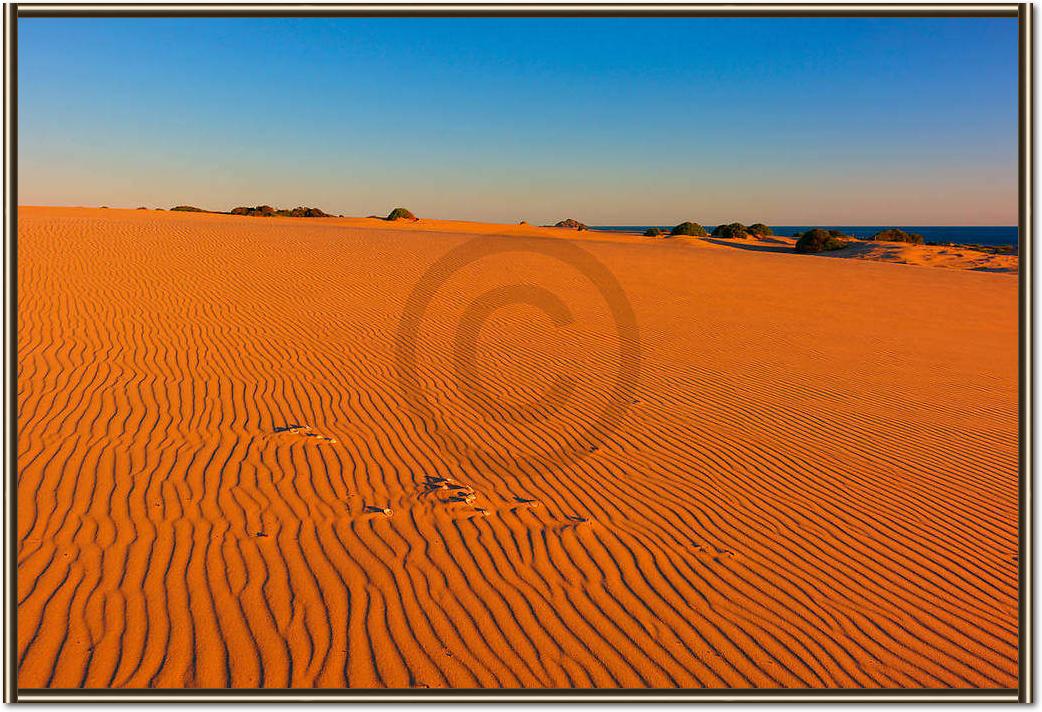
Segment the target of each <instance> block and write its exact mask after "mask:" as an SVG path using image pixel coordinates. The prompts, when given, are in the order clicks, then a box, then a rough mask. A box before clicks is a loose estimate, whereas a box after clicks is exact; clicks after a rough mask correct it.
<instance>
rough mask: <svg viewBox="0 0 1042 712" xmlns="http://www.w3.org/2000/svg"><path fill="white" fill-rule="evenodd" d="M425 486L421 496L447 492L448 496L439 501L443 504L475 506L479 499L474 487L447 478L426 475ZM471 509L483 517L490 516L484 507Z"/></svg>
mask: <svg viewBox="0 0 1042 712" xmlns="http://www.w3.org/2000/svg"><path fill="white" fill-rule="evenodd" d="M423 486H424V489H423V490H421V492H420V493H421V494H431V493H433V492H440V491H442V490H445V491H446V492H447V494H448V496H447V497H445V498H443V499H439V500H438V501H440V502H441V503H442V504H469V505H473V504H474V501H475V500H476V499H477V498H478V493H477V492H475V491H474V488H473V487H471V486H469V485H465V484H461V483H459V482H454V481H452V480H450V479H448V478H447V477H439V476H434V475H424V478H423ZM471 508H472V509H473V510H474V511H475V512H477V513H478V514H480V515H481V516H483V517H487V516H488V515H489V511H488V510H487V509H486V508H484V507H473V506H472V507H471Z"/></svg>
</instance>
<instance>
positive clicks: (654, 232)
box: [644, 227, 662, 237]
mask: <svg viewBox="0 0 1042 712" xmlns="http://www.w3.org/2000/svg"><path fill="white" fill-rule="evenodd" d="M661 234H662V231H661V230H659V229H658V228H657V227H649V228H648V229H647V230H645V231H644V237H658V236H660V235H661Z"/></svg>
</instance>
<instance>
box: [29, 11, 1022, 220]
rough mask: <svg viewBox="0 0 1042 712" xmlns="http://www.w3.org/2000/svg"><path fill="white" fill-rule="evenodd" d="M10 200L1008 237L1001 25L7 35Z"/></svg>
mask: <svg viewBox="0 0 1042 712" xmlns="http://www.w3.org/2000/svg"><path fill="white" fill-rule="evenodd" d="M18 33H19V34H18V111H19V114H18V125H19V135H18V141H19V144H18V160H19V163H18V171H19V185H18V202H19V204H22V205H109V206H113V207H117V206H119V207H136V206H139V205H145V206H150V207H152V206H159V207H166V208H169V207H171V206H173V205H178V204H191V205H197V206H200V207H203V208H208V209H215V210H228V209H230V208H232V207H234V206H237V205H258V204H270V205H275V206H278V207H293V206H297V205H308V206H317V207H320V208H322V209H324V210H326V211H327V212H332V213H343V214H347V215H368V214H386V213H387V212H388V211H389V210H390V209H391V208H393V207H395V206H399V205H401V206H405V207H408V208H410V209H411V210H413V211H414V212H416V213H417V214H419V215H421V216H427V217H432V218H460V219H469V220H489V221H497V222H516V221H518V220H521V219H527V220H528V221H529V222H533V223H546V222H551V221H556V220H559V219H562V218H565V217H574V218H577V219H579V220H582V221H584V222H587V223H590V224H598V225H623V224H625V225H640V224H659V223H661V224H672V223H676V222H680V221H682V220H697V221H699V222H702V223H704V224H709V225H713V224H717V223H719V222H730V221H733V220H738V221H741V222H745V223H751V222H765V223H768V224H773V225H809V224H830V225H890V224H893V225H1000V224H1001V225H1013V224H1016V222H1017V26H1016V20H1015V19H1013V18H959V19H956V18H952V19H939V18H896V19H863V18H845V19H797V18H791V19H790V18H784V19H782V18H742V19H739V18H705V19H694V18H690V19H689V18H685V19H676V18H670V19H652V18H640V19H634V18H625V19H624V18H606V19H602V18H560V19H516V18H513V19H512V18H499V19H488V18H485V19H455V18H452V19H449V18H438V19H430V18H394V19H392V18H388V19H354V18H337V19H275V18H270V19H230V18H220V19H158V18H157V19H101V18H90V19H49V18H27V19H21V20H19V21H18Z"/></svg>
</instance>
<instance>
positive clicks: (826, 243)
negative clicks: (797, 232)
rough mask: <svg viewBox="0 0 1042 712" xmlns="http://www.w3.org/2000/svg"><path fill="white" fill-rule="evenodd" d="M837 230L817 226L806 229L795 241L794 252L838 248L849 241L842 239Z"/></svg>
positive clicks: (822, 250)
mask: <svg viewBox="0 0 1042 712" xmlns="http://www.w3.org/2000/svg"><path fill="white" fill-rule="evenodd" d="M842 237H843V233H841V232H839V230H822V229H821V228H819V227H816V228H813V229H811V230H807V231H806V232H805V233H803V234H802V235H801V236H800V239H798V240H797V241H796V247H795V249H796V252H799V253H801V254H810V253H814V252H831V251H832V250H839V249H842V248H844V247H846V246H847V245H849V244H850V243H849V242H847V241H846V240H843V239H842Z"/></svg>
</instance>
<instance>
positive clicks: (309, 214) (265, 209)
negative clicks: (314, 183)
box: [230, 205, 333, 218]
mask: <svg viewBox="0 0 1042 712" xmlns="http://www.w3.org/2000/svg"><path fill="white" fill-rule="evenodd" d="M230 214H231V215H248V216H251V217H261V218H271V217H283V218H331V217H333V216H332V215H330V214H328V213H326V212H323V211H322V210H319V209H318V208H308V207H304V206H300V207H296V208H293V209H292V210H276V209H275V208H273V207H271V206H270V205H258V206H256V207H253V208H247V207H238V208H232V209H231V211H230Z"/></svg>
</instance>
